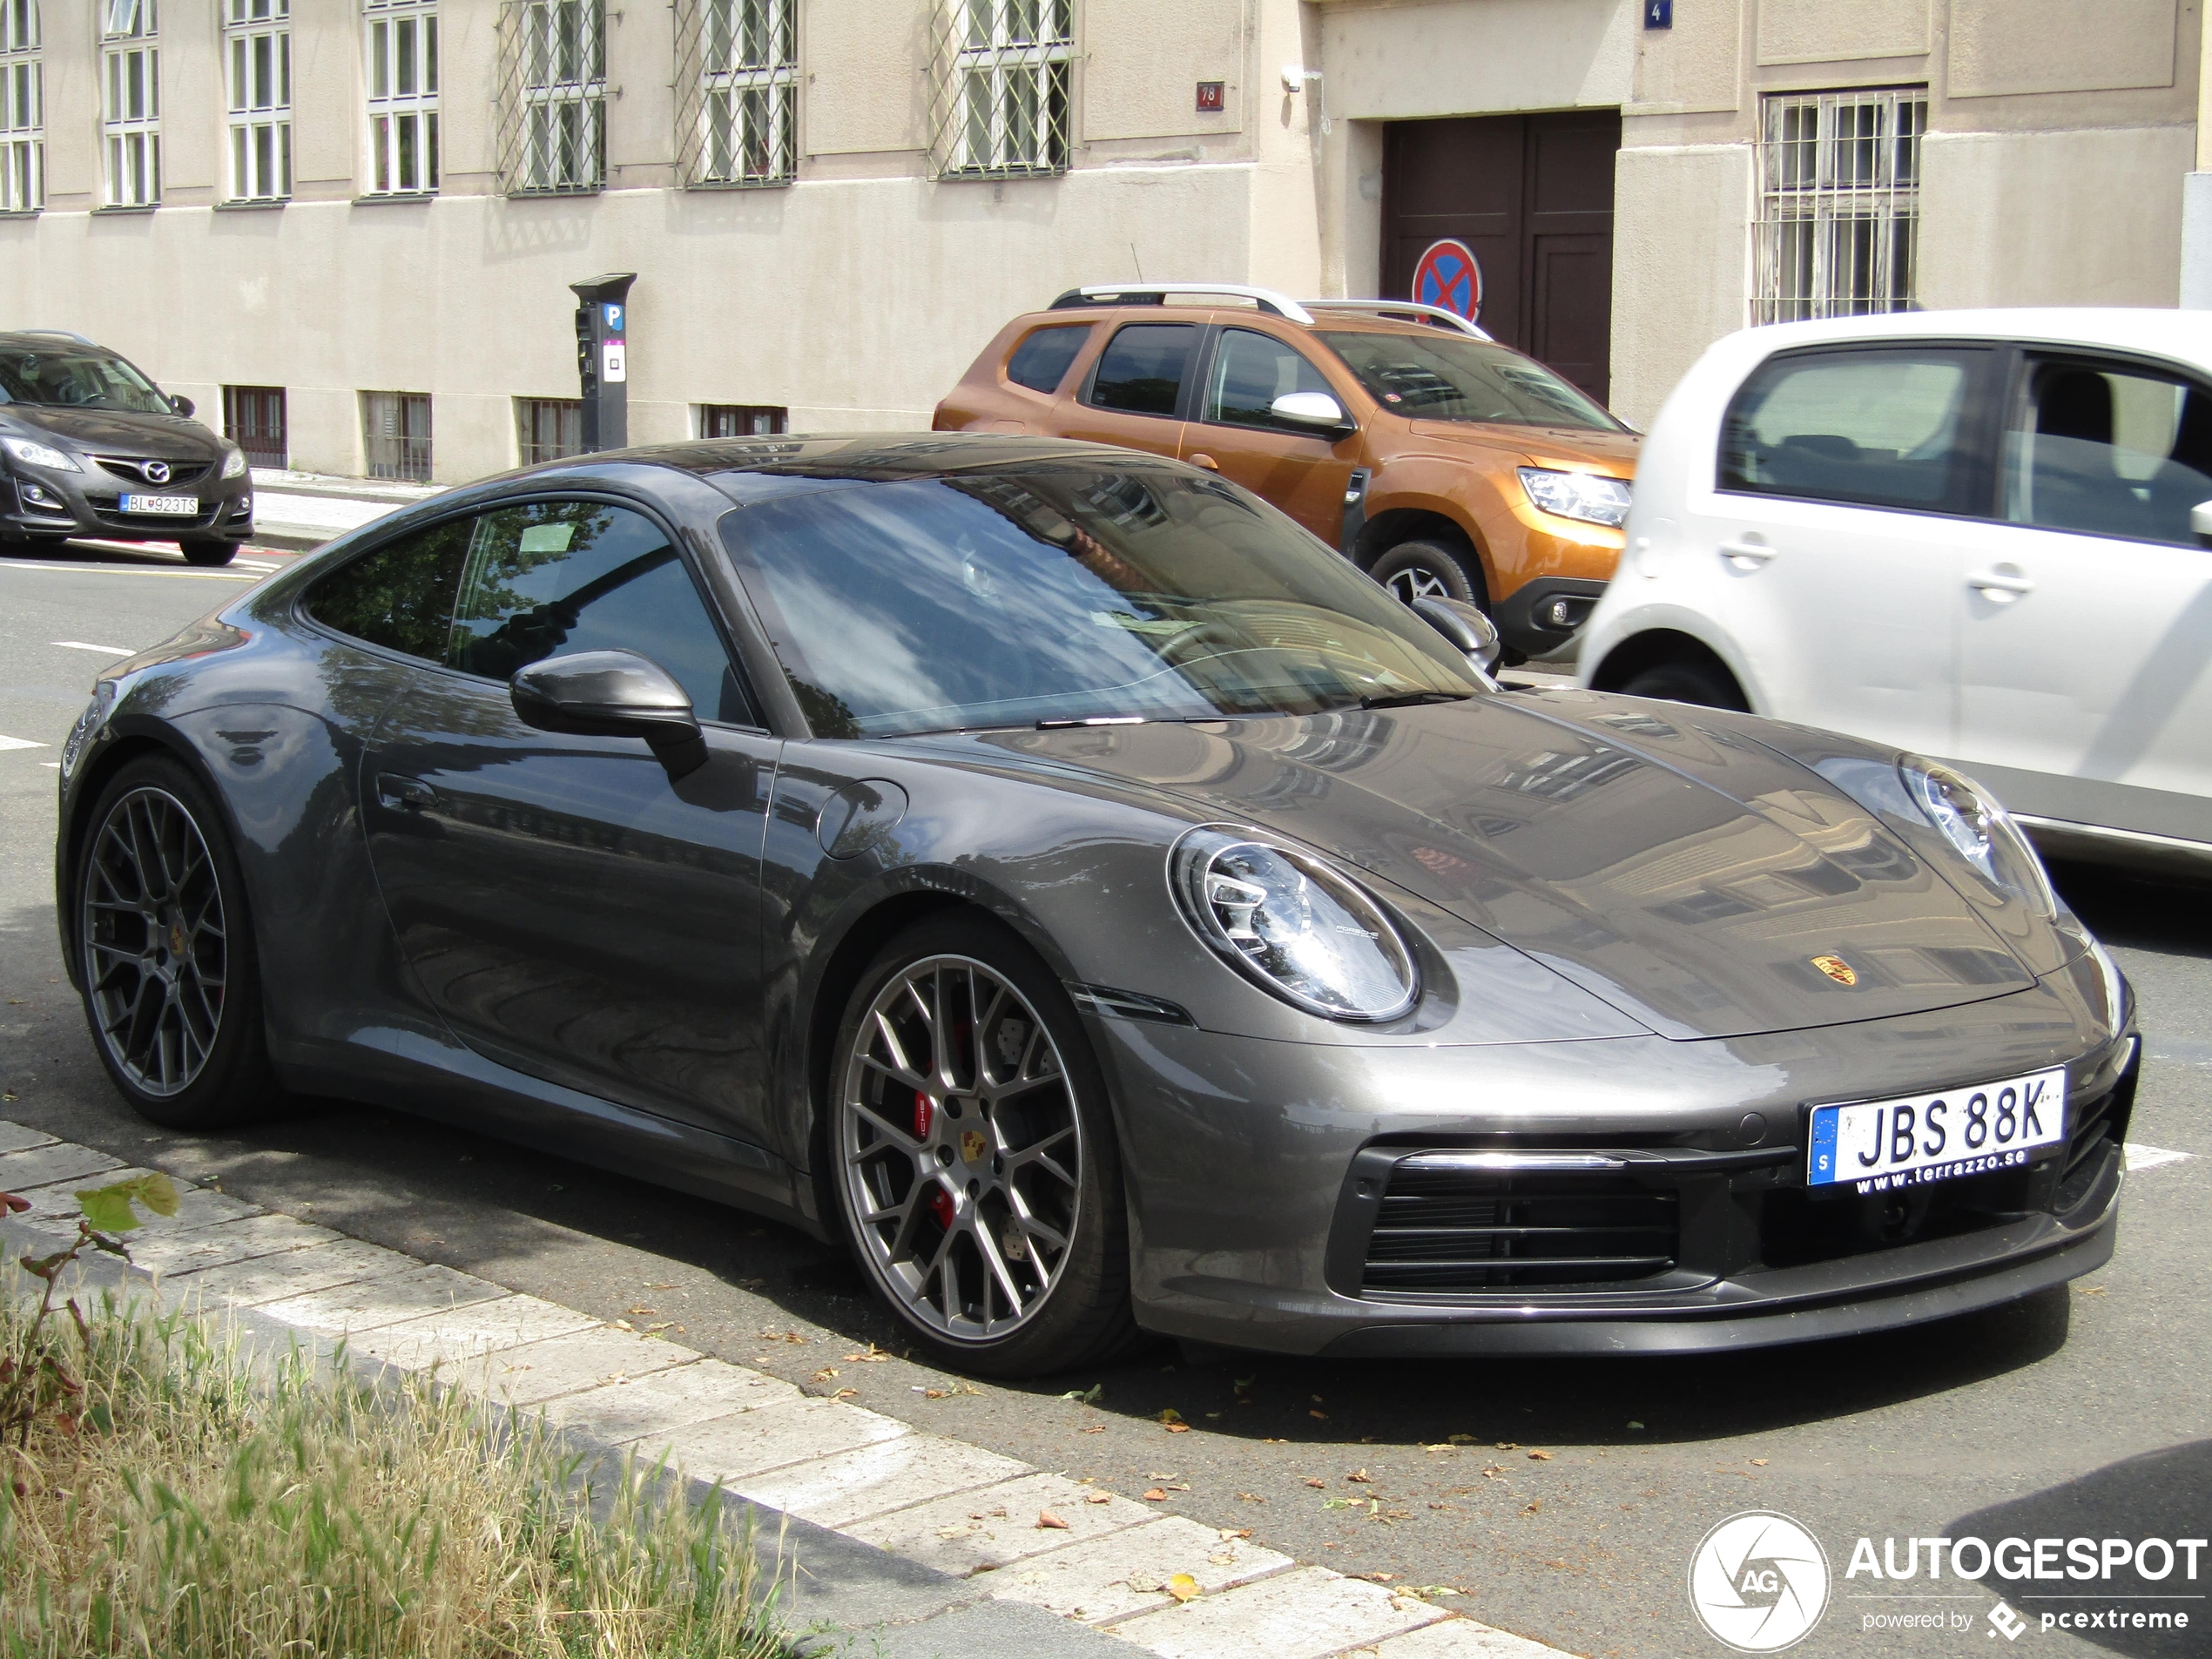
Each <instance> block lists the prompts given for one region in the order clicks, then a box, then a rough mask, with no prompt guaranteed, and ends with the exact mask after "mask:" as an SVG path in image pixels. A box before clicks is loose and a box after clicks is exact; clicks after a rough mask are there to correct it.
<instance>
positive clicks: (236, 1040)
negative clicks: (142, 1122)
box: [77, 759, 273, 1130]
mask: <svg viewBox="0 0 2212 1659" xmlns="http://www.w3.org/2000/svg"><path fill="white" fill-rule="evenodd" d="M91 821H92V825H93V828H92V833H91V836H90V837H89V838H88V840H86V842H85V845H84V861H83V865H82V867H81V869H80V871H79V873H78V930H77V938H78V952H79V958H78V971H79V973H80V974H81V975H82V978H83V980H84V1011H85V1014H86V1016H87V1017H88V1018H89V1019H90V1021H91V1027H92V1036H93V1041H94V1042H95V1044H96V1045H97V1047H98V1051H99V1055H100V1059H101V1062H103V1063H104V1064H105V1066H106V1068H107V1071H108V1076H110V1077H111V1079H112V1080H113V1081H114V1082H115V1085H116V1087H117V1088H118V1089H120V1090H121V1091H122V1092H123V1094H124V1096H125V1098H126V1099H128V1100H129V1101H130V1102H131V1103H132V1105H133V1106H134V1107H136V1108H137V1109H138V1111H139V1112H140V1113H141V1114H142V1115H143V1116H145V1117H148V1118H150V1119H152V1121H153V1122H155V1123H159V1124H162V1125H164V1126H165V1127H166V1128H170V1129H183V1130H196V1129H207V1128H212V1127H215V1126H216V1125H219V1124H222V1123H233V1122H235V1121H237V1120H238V1119H239V1118H241V1117H244V1116H247V1115H249V1114H250V1113H251V1112H253V1110H254V1109H257V1108H258V1107H260V1105H261V1104H262V1103H264V1101H265V1100H266V1098H267V1096H269V1095H270V1094H271V1093H272V1092H273V1084H272V1081H271V1076H270V1071H269V1065H268V1058H267V1050H266V1038H265V1036H264V1034H263V1032H262V1028H261V997H260V975H259V973H258V970H257V968H256V966H255V958H254V951H253V941H252V938H251V937H250V935H249V934H248V931H247V923H246V902H245V891H244V883H243V881H242V880H240V878H239V869H238V860H237V859H236V858H235V857H234V856H233V854H232V853H231V849H230V846H229V843H228V840H227V839H226V837H225V835H224V833H223V829H222V826H221V823H220V820H219V819H218V817H217V815H216V813H215V810H214V805H213V803H212V801H211V800H209V799H208V798H207V796H206V792H205V791H203V790H202V789H201V788H200V787H199V784H198V783H197V781H196V780H194V779H192V775H191V774H190V773H189V772H185V769H184V768H183V767H182V766H180V765H177V764H176V763H175V762H174V761H172V760H166V759H148V760H144V761H138V762H134V763H133V764H132V765H128V766H125V768H124V769H123V770H122V771H121V772H118V774H117V775H116V777H115V779H114V780H113V781H112V782H111V783H110V784H109V785H108V786H107V788H106V790H105V792H103V793H102V795H101V797H100V800H99V803H98V806H96V807H95V808H94V811H93V816H92V820H91Z"/></svg>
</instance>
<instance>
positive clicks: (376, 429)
mask: <svg viewBox="0 0 2212 1659" xmlns="http://www.w3.org/2000/svg"><path fill="white" fill-rule="evenodd" d="M361 437H362V440H363V445H362V447H363V448H365V449H366V450H367V452H368V475H369V476H370V477H372V478H395V479H404V480H406V481H407V482H409V483H417V484H427V483H428V482H430V396H429V394H428V393H427V392H363V393H362V394H361Z"/></svg>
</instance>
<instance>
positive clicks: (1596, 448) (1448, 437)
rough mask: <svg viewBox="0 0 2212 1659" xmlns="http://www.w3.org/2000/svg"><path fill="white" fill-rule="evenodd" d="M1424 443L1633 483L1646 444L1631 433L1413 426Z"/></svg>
mask: <svg viewBox="0 0 2212 1659" xmlns="http://www.w3.org/2000/svg"><path fill="white" fill-rule="evenodd" d="M1407 425H1408V427H1409V428H1411V429H1412V431H1413V433H1414V434H1415V435H1417V436H1420V437H1423V438H1430V439H1441V440H1443V441H1444V442H1447V443H1461V444H1469V445H1477V446H1480V448H1485V449H1494V450H1504V451H1506V452H1507V453H1510V454H1513V455H1519V456H1521V459H1522V460H1524V461H1526V462H1527V463H1528V464H1529V465H1530V466H1532V467H1551V468H1555V469H1559V470H1561V471H1565V472H1578V471H1589V472H1602V473H1603V474H1605V475H1607V476H1608V477H1610V478H1633V477H1635V471H1636V450H1637V448H1638V446H1639V445H1641V444H1642V442H1643V441H1642V439H1641V438H1639V437H1637V436H1636V435H1635V433H1633V432H1597V431H1593V430H1592V429H1591V428H1588V427H1553V426H1507V425H1505V424H1503V423H1485V422H1482V421H1409V422H1407Z"/></svg>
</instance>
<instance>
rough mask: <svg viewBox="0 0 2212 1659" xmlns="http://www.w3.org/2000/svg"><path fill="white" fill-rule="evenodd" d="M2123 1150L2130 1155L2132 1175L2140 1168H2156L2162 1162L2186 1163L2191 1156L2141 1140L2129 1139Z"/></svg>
mask: <svg viewBox="0 0 2212 1659" xmlns="http://www.w3.org/2000/svg"><path fill="white" fill-rule="evenodd" d="M2121 1151H2123V1152H2125V1153H2126V1154H2127V1155H2128V1174H2130V1175H2133V1174H2134V1173H2135V1172H2136V1171H2137V1170H2155V1169H2157V1168H2158V1167H2159V1166H2160V1165H2161V1164H2165V1163H2187V1162H2188V1157H2189V1155H2188V1153H2186V1152H2169V1151H2168V1150H2166V1149H2165V1148H2164V1147H2162V1146H2145V1145H2144V1144H2143V1143H2141V1142H2140V1141H2129V1142H2128V1143H2126V1144H2125V1145H2124V1146H2122V1147H2121Z"/></svg>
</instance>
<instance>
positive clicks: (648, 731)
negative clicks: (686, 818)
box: [507, 651, 706, 779]
mask: <svg viewBox="0 0 2212 1659" xmlns="http://www.w3.org/2000/svg"><path fill="white" fill-rule="evenodd" d="M507 694H508V696H509V698H511V699H512V700H513V702H514V705H515V712H516V714H518V715H520V716H521V717H522V719H523V725H532V726H536V728H537V729H538V730H539V731H541V732H567V733H570V734H571V735H573V736H577V737H584V738H644V740H645V742H646V744H647V745H649V746H650V747H651V749H652V752H653V753H654V754H655V755H656V756H658V758H659V759H660V763H661V765H664V766H665V767H666V768H667V769H668V775H669V776H670V777H671V779H675V778H681V777H683V776H685V774H686V773H688V772H696V771H698V769H699V767H701V766H703V765H705V764H706V739H705V738H704V737H702V736H701V735H700V734H699V722H698V716H697V715H695V714H693V713H692V712H691V698H688V697H686V696H685V695H684V688H683V687H682V686H680V685H678V684H677V683H676V681H675V680H674V679H673V678H671V676H670V675H669V673H668V671H667V670H665V669H664V668H662V667H661V666H660V664H658V663H654V662H651V661H648V660H647V659H646V658H643V657H640V656H639V655H637V652H636V651H577V653H576V654H575V655H574V656H572V657H549V658H544V659H543V661H540V662H535V663H532V664H529V666H528V667H526V668H523V669H521V670H520V671H517V672H516V675H515V678H513V679H511V680H509V682H508V683H507Z"/></svg>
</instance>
